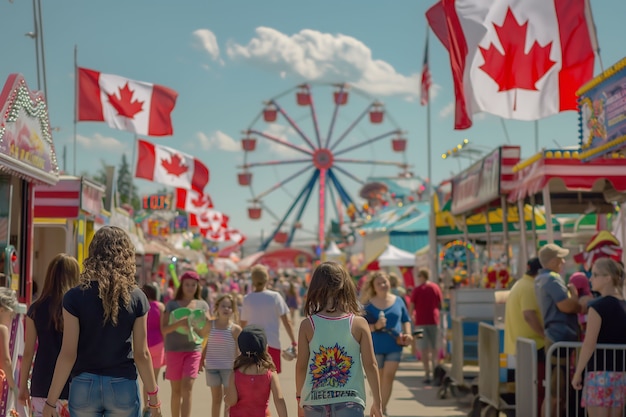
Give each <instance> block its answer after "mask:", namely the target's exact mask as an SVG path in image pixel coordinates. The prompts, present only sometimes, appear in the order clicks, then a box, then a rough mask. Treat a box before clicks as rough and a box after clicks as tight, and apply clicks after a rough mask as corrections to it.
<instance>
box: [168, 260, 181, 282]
mask: <svg viewBox="0 0 626 417" xmlns="http://www.w3.org/2000/svg"><path fill="white" fill-rule="evenodd" d="M168 268H169V269H170V275H171V276H172V281H173V282H174V288H178V287H179V285H180V281H179V280H178V275H177V274H176V265H174V264H173V263H172V264H169V266H168Z"/></svg>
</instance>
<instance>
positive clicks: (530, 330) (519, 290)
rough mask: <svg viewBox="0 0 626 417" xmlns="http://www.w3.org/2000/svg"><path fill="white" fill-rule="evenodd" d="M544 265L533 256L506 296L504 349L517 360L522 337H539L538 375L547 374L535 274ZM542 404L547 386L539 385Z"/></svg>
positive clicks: (512, 375) (512, 371)
mask: <svg viewBox="0 0 626 417" xmlns="http://www.w3.org/2000/svg"><path fill="white" fill-rule="evenodd" d="M540 269H541V263H539V258H537V257H535V258H531V259H529V260H528V263H527V265H526V273H525V274H524V276H522V278H520V279H519V280H518V281H517V282H516V283H515V284H514V285H513V287H512V288H511V291H510V292H509V296H508V298H507V300H506V305H505V312H504V353H506V354H507V356H508V359H509V366H510V367H513V366H512V365H511V360H515V355H516V353H517V352H516V348H517V346H516V344H517V338H518V337H524V338H527V339H531V340H534V341H535V346H536V347H537V376H538V377H539V379H540V380H541V379H543V375H544V374H545V366H546V365H545V352H544V349H543V347H544V344H545V342H544V337H545V335H544V332H543V320H542V319H541V311H540V310H539V304H538V303H537V296H536V295H535V278H536V277H537V274H538V273H539V270H540ZM514 372H515V369H514V368H513V369H510V370H509V374H510V375H509V378H508V380H509V381H514V380H515V378H514ZM537 393H538V404H539V405H541V402H542V400H543V397H544V396H543V394H544V388H543V386H541V385H540V384H539V385H538V390H537Z"/></svg>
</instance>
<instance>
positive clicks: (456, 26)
mask: <svg viewBox="0 0 626 417" xmlns="http://www.w3.org/2000/svg"><path fill="white" fill-rule="evenodd" d="M585 1H586V0H441V1H439V2H438V3H437V4H435V5H434V6H433V7H432V8H431V9H429V10H428V11H427V12H426V18H427V19H428V23H429V25H430V27H431V28H432V30H433V32H434V33H435V35H436V36H437V37H438V38H439V40H440V41H441V42H442V43H443V45H444V46H445V47H446V49H447V50H448V52H449V54H450V64H451V67H452V77H453V79H454V93H455V97H456V113H455V123H454V124H455V126H454V127H455V129H466V128H469V127H470V126H471V125H472V115H473V114H474V113H478V112H481V111H484V112H487V113H491V114H494V115H497V116H500V117H503V118H507V119H517V120H537V119H540V118H543V117H547V116H550V115H553V114H556V113H559V112H562V111H565V110H576V108H577V107H576V90H577V89H578V88H579V87H581V86H582V85H583V84H584V83H585V82H587V81H589V80H590V79H591V78H592V76H593V65H594V48H593V46H592V45H593V44H594V42H595V35H594V34H593V33H594V32H593V21H592V20H591V17H590V16H589V15H588V13H587V10H586V8H585Z"/></svg>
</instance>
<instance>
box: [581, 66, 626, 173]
mask: <svg viewBox="0 0 626 417" xmlns="http://www.w3.org/2000/svg"><path fill="white" fill-rule="evenodd" d="M577 94H578V95H579V96H580V98H579V100H578V103H579V105H578V107H579V111H578V116H579V124H580V127H579V131H580V147H581V153H580V158H581V159H582V160H583V161H588V160H590V159H593V158H597V157H599V156H601V155H605V154H607V153H611V152H614V151H617V150H620V149H623V148H624V147H626V58H624V59H622V60H621V61H620V62H618V63H617V64H615V65H613V66H612V67H611V68H609V69H608V70H606V71H604V72H603V73H602V74H600V75H599V76H597V77H596V78H594V79H593V80H591V81H590V82H589V83H587V84H586V85H585V86H583V87H582V88H581V89H580V90H579V91H578V92H577Z"/></svg>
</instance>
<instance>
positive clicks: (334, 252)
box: [325, 240, 343, 256]
mask: <svg viewBox="0 0 626 417" xmlns="http://www.w3.org/2000/svg"><path fill="white" fill-rule="evenodd" d="M325 253H326V255H328V256H340V255H342V254H343V252H341V249H339V246H337V244H336V243H335V242H334V241H332V240H331V242H330V243H329V244H328V248H327V249H326V252H325Z"/></svg>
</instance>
